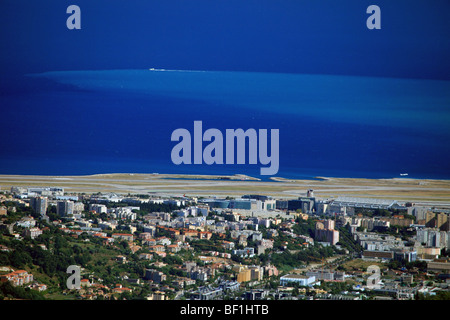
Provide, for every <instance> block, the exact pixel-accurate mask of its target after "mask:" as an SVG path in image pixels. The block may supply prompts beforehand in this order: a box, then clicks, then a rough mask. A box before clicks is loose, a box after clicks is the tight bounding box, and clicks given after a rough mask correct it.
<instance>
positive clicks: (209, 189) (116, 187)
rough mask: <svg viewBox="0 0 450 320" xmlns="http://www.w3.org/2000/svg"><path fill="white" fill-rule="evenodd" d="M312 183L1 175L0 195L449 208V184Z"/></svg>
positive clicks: (154, 176) (219, 178)
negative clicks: (255, 197)
mask: <svg viewBox="0 0 450 320" xmlns="http://www.w3.org/2000/svg"><path fill="white" fill-rule="evenodd" d="M317 178H320V179H316V180H300V179H289V178H283V177H274V178H272V179H270V180H269V181H263V180H260V179H258V178H254V177H251V176H246V175H242V174H236V175H191V174H164V173H150V174H142V173H109V174H94V175H83V176H75V175H73V176H43V175H0V191H5V190H8V191H9V190H10V188H11V187H13V186H22V187H27V186H54V187H62V188H64V190H65V192H67V193H96V192H114V193H118V194H148V195H154V196H183V195H187V196H195V197H210V196H217V197H226V196H230V197H239V196H242V195H244V194H261V195H268V196H271V197H273V198H288V199H289V198H298V197H303V196H305V194H306V192H307V190H309V189H313V190H314V194H315V196H316V198H318V199H330V198H336V197H339V196H345V197H360V198H379V199H390V200H396V201H398V202H413V203H415V204H417V205H420V204H422V205H427V206H434V207H439V208H450V180H437V179H411V178H392V179H364V178H332V177H317Z"/></svg>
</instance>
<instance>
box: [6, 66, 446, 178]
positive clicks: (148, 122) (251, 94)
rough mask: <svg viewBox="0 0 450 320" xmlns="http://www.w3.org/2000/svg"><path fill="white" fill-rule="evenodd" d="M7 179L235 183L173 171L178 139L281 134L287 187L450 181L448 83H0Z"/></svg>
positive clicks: (73, 75)
mask: <svg viewBox="0 0 450 320" xmlns="http://www.w3.org/2000/svg"><path fill="white" fill-rule="evenodd" d="M0 106H1V116H0V136H1V139H0V155H1V159H0V174H43V175H83V174H95V173H113V172H129V173H153V172H159V173H187V174H235V173H242V174H248V175H252V176H257V177H260V178H267V177H264V176H260V175H259V169H260V167H261V165H260V164H258V165H211V166H208V165H179V166H176V165H174V164H173V163H172V161H171V158H170V152H171V149H172V147H173V146H174V145H175V142H171V141H170V136H171V133H172V131H173V130H175V129H177V128H186V129H188V130H190V131H191V132H193V122H194V121H195V120H201V121H203V129H204V130H206V129H208V128H217V129H220V130H222V132H225V129H236V128H243V129H248V128H254V129H279V130H280V169H279V172H278V173H277V176H283V177H292V178H312V177H316V176H330V177H367V178H392V177H399V176H400V173H408V174H409V176H408V177H411V178H437V179H449V178H450V150H449V147H448V145H449V138H450V128H449V123H450V122H449V120H450V82H448V81H447V82H446V81H432V80H414V79H388V78H364V77H345V76H326V75H299V74H272V73H244V72H188V71H149V70H111V71H77V72H49V73H45V74H39V75H32V76H25V77H23V78H15V79H3V80H2V82H1V83H0Z"/></svg>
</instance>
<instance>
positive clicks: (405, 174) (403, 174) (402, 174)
mask: <svg viewBox="0 0 450 320" xmlns="http://www.w3.org/2000/svg"><path fill="white" fill-rule="evenodd" d="M400 175H401V176H407V175H408V174H407V173H400Z"/></svg>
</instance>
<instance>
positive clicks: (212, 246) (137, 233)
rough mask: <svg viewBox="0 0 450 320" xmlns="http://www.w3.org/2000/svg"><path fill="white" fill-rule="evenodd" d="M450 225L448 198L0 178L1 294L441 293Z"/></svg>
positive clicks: (338, 296)
mask: <svg viewBox="0 0 450 320" xmlns="http://www.w3.org/2000/svg"><path fill="white" fill-rule="evenodd" d="M449 230H450V229H449V211H448V210H446V209H445V208H433V207H424V206H416V205H415V204H414V203H400V202H396V201H391V200H383V199H369V198H356V197H355V198H352V197H337V198H334V199H331V200H330V199H319V198H316V197H315V195H314V190H305V194H304V196H302V197H298V198H292V199H276V198H272V197H270V196H266V195H256V194H255V195H252V194H247V195H242V196H241V197H239V198H233V197H225V198H204V197H190V196H178V197H162V196H154V195H150V194H127V195H124V194H115V193H100V192H98V193H95V194H84V193H83V194H80V193H73V194H72V193H68V192H65V190H64V189H63V188H59V187H11V188H10V189H8V190H6V189H5V188H3V189H2V191H1V194H0V299H4V300H13V299H48V300H133V299H136V300H325V299H329V300H426V299H434V300H447V299H449V298H450V291H449V286H450V259H449V253H450V231H449ZM69 267H72V268H73V267H75V268H79V271H80V272H79V279H77V277H76V276H77V274H76V273H73V274H72V272H70V268H69ZM72 280H73V281H72ZM77 280H79V281H78V283H77ZM71 281H72V282H71ZM71 283H72V284H77V286H75V287H73V286H70V285H69V284H71Z"/></svg>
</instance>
